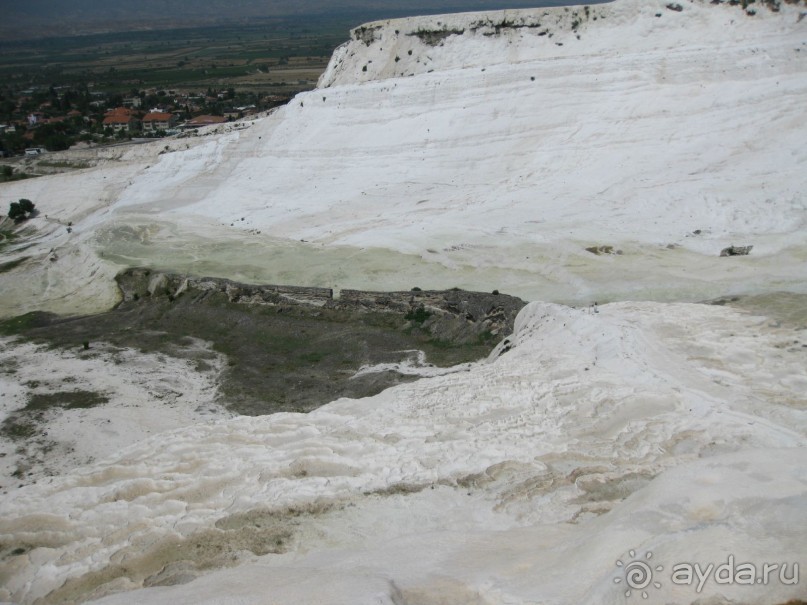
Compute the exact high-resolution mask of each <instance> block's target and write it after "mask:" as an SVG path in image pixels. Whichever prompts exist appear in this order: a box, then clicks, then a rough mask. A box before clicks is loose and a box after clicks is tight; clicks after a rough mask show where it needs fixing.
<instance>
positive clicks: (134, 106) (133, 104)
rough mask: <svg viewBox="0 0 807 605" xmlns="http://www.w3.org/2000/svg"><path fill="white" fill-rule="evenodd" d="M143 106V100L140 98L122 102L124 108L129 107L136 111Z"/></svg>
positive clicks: (127, 99) (130, 98)
mask: <svg viewBox="0 0 807 605" xmlns="http://www.w3.org/2000/svg"><path fill="white" fill-rule="evenodd" d="M142 104H143V99H141V98H140V97H128V98H126V99H124V100H123V106H124V107H131V108H132V109H138V108H139V107H140V106H141V105H142Z"/></svg>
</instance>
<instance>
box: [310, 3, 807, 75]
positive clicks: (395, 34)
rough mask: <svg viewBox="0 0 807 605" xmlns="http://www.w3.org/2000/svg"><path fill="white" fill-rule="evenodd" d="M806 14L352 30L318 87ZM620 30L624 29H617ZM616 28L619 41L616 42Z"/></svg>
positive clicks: (640, 16) (725, 12)
mask: <svg viewBox="0 0 807 605" xmlns="http://www.w3.org/2000/svg"><path fill="white" fill-rule="evenodd" d="M805 9H807V1H805V0H763V1H759V2H756V1H755V0H682V1H680V2H672V1H670V0H616V1H614V2H608V3H605V4H592V5H581V6H573V7H568V6H566V7H555V8H536V9H519V10H502V11H489V12H476V13H457V14H448V15H436V16H423V17H411V18H405V19H390V20H386V21H375V22H371V23H366V24H364V25H361V26H359V27H356V28H355V29H353V30H352V31H351V40H350V41H349V42H346V43H345V44H343V45H342V46H340V47H339V48H337V49H336V51H335V52H334V54H333V57H332V58H331V61H330V64H329V65H328V68H327V70H326V71H325V73H323V75H322V76H321V77H320V80H319V88H328V87H331V86H338V85H345V84H356V83H361V82H369V81H374V80H387V79H392V78H404V77H410V76H414V75H417V74H423V73H431V72H439V71H445V70H452V69H463V68H480V69H481V68H484V67H486V66H492V65H497V64H501V63H520V62H524V61H533V60H536V59H542V58H546V59H551V58H553V57H567V56H571V55H579V54H585V53H596V52H597V50H598V48H602V45H603V44H605V45H608V46H610V47H612V48H613V47H614V46H616V47H619V46H626V47H631V48H634V49H635V47H636V46H637V45H639V46H642V45H648V46H656V44H655V43H654V42H657V41H654V40H653V34H654V33H655V32H658V30H659V29H662V28H663V29H680V28H683V27H686V24H687V23H688V22H690V21H691V20H693V19H694V20H703V19H706V18H718V19H722V18H727V19H728V20H727V21H726V23H732V24H734V23H736V22H737V21H740V20H743V19H746V18H751V17H753V18H756V19H764V18H772V17H774V16H777V15H778V16H782V15H786V16H787V17H788V18H791V20H792V18H794V17H795V18H799V17H800V15H801V13H802V11H803V10H805ZM707 11H708V12H711V13H713V15H711V16H707V15H706V14H705V13H707ZM617 24H618V25H623V26H625V27H623V28H614V27H613V26H614V25H617ZM618 29H621V30H622V32H621V34H620V35H614V33H615V32H616V31H617V30H618ZM633 34H635V35H633ZM672 47H673V46H671V48H672Z"/></svg>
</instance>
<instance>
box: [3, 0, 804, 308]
mask: <svg viewBox="0 0 807 605" xmlns="http://www.w3.org/2000/svg"><path fill="white" fill-rule="evenodd" d="M667 4H671V3H669V2H665V1H664V0H642V1H639V0H619V1H617V2H614V3H611V4H607V5H597V6H592V7H591V8H590V9H589V10H588V11H586V9H585V8H582V7H581V8H559V9H536V10H534V11H518V12H499V13H490V14H488V13H483V14H466V15H457V16H447V17H428V18H422V19H410V20H401V21H389V22H383V23H380V24H369V25H367V26H363V28H359V30H357V33H356V34H355V35H356V36H357V39H355V40H353V41H352V42H350V43H349V44H348V45H346V46H345V47H343V48H341V49H340V50H339V51H338V52H337V53H336V55H335V57H334V60H333V61H332V63H331V66H330V67H329V69H328V72H327V73H326V74H325V75H324V76H323V81H322V85H323V87H324V88H322V89H320V90H317V91H313V92H310V93H306V94H303V95H300V96H299V97H297V98H296V99H295V100H294V101H293V102H292V103H291V104H290V105H288V106H287V107H284V108H282V109H281V110H279V111H277V112H275V113H274V114H273V115H271V116H269V117H267V118H265V119H262V120H258V121H256V122H254V123H247V124H245V125H244V126H245V128H243V129H241V130H233V131H231V132H228V133H221V134H214V135H211V136H208V137H201V138H197V139H185V140H177V141H173V142H169V143H168V146H169V149H168V150H167V152H166V150H164V149H163V144H162V143H160V144H159V145H158V146H150V147H143V148H142V149H140V150H138V152H137V153H136V154H135V153H133V154H132V155H131V156H129V157H128V159H123V160H120V161H118V162H110V163H108V164H107V165H106V166H105V167H103V168H99V169H95V170H90V171H86V172H83V173H81V174H80V175H75V176H73V177H69V178H65V177H47V178H44V179H37V180H35V181H25V182H19V183H14V184H9V185H5V186H4V187H3V190H2V191H3V193H4V194H5V195H6V197H9V198H11V199H13V198H15V197H29V198H31V199H34V200H35V202H36V203H37V204H38V206H39V207H41V208H43V211H44V212H46V213H49V212H48V208H54V209H55V210H57V211H54V212H52V213H49V214H50V215H51V218H52V217H53V215H54V214H57V215H58V217H59V219H60V220H61V221H63V223H64V224H66V222H67V221H68V220H72V221H73V223H74V229H73V233H72V234H67V233H66V232H65V230H64V228H62V227H60V228H58V229H55V230H53V231H50V232H49V231H48V230H47V223H44V222H43V221H44V219H38V220H36V221H34V222H33V224H34V225H35V226H37V227H38V228H40V229H41V231H40V235H39V237H38V239H36V243H35V245H34V246H33V247H29V248H27V249H25V250H24V251H20V252H19V254H18V256H28V257H30V260H29V261H28V262H27V264H26V265H23V266H21V267H20V268H19V269H17V270H16V271H11V272H7V273H3V274H0V285H2V287H3V293H2V297H3V302H4V303H5V304H4V305H3V312H4V313H6V314H10V313H14V312H19V311H21V310H28V309H30V308H32V307H41V308H52V309H57V310H70V311H75V310H79V309H80V308H84V309H87V308H89V307H92V306H95V307H96V308H98V307H103V306H108V304H109V302H110V301H111V300H112V298H113V296H114V292H113V291H112V290H111V286H110V284H109V276H110V275H111V274H112V273H114V271H115V270H116V269H118V268H120V267H121V266H123V265H131V264H150V265H154V266H159V267H165V268H172V269H180V270H188V271H192V272H194V273H197V274H215V275H224V276H228V277H235V278H238V279H242V280H257V281H264V282H285V283H303V284H310V285H320V286H331V287H336V288H337V289H338V288H344V287H364V288H376V289H388V288H410V287H413V286H416V285H417V286H420V287H436V288H444V287H451V286H460V287H465V288H476V289H482V290H489V289H493V288H498V289H500V290H503V291H508V292H512V293H514V294H518V295H521V296H523V297H527V298H531V299H544V300H559V301H580V302H582V301H590V300H595V299H596V300H603V299H612V300H613V299H620V298H634V299H656V300H698V299H703V298H706V297H709V296H714V295H719V294H724V293H727V292H735V293H736V292H754V291H760V290H764V289H766V288H768V287H776V288H781V289H791V290H800V291H803V290H804V289H805V284H807V279H805V277H807V271H805V266H807V265H806V264H805V262H804V261H805V259H807V249H805V233H807V231H805V229H804V227H805V216H807V213H806V212H805V198H804V190H805V177H804V174H805V156H806V155H807V151H805V146H804V144H803V142H804V141H805V140H807V132H806V130H807V126H805V121H804V119H803V114H804V111H803V107H804V102H805V98H807V60H805V57H807V54H806V53H807V46H806V45H807V36H806V35H805V27H807V20H802V19H801V12H802V11H804V10H805V7H804V5H803V3H797V4H795V3H782V4H781V7H780V9H779V11H778V12H773V11H772V10H771V9H770V8H769V7H768V4H757V5H755V6H756V7H755V8H754V10H755V11H756V13H755V15H753V16H750V15H749V14H747V11H744V10H743V9H742V8H741V7H740V6H739V5H737V6H729V5H727V4H717V5H715V4H711V3H707V2H693V1H687V2H683V3H681V4H680V6H681V9H682V10H680V11H677V10H672V9H669V8H667V6H666V5H667ZM538 23H540V27H539V26H538ZM575 24H576V25H575ZM396 31H397V32H398V33H397V34H396V33H395V32H396ZM460 31H462V33H461V34H460V33H459V32H460ZM429 32H431V33H429ZM434 32H437V34H435V33H434ZM439 32H443V33H444V34H446V35H445V36H443V34H440V33H439ZM452 32H457V33H452ZM544 32H546V33H545V35H541V34H542V33H544ZM410 34H412V35H410ZM550 35H551V37H550ZM435 36H436V37H435ZM368 42H369V44H368ZM559 44H562V46H559ZM409 51H412V54H411V55H409ZM396 58H398V59H399V61H397V62H396V61H395V59H396ZM371 61H372V62H371ZM365 66H366V67H367V71H366V72H365V71H364V67H365ZM402 74H403V75H402ZM158 152H159V155H158ZM732 244H736V245H753V246H754V249H753V252H752V255H751V256H749V257H745V258H729V259H725V258H719V257H718V255H719V253H720V251H721V250H722V249H723V248H725V247H727V246H730V245H732ZM592 246H613V251H614V252H616V251H621V252H622V254H621V255H617V254H614V255H602V256H596V255H594V254H592V253H590V252H586V251H585V248H587V247H592ZM51 249H55V251H56V252H57V254H58V257H59V259H58V261H54V262H49V261H47V260H46V259H47V258H48V254H49V253H50V250H51ZM22 275H26V276H28V278H27V279H21V276H22ZM94 301H97V302H94Z"/></svg>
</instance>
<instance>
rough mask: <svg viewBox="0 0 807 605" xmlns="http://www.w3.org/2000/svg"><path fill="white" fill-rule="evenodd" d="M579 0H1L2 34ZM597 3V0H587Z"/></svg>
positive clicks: (31, 35) (40, 35)
mask: <svg viewBox="0 0 807 605" xmlns="http://www.w3.org/2000/svg"><path fill="white" fill-rule="evenodd" d="M573 4H580V1H579V0H554V1H546V0H543V1H541V0H537V1H536V0H507V1H506V2H505V1H502V0H498V1H497V0H423V2H422V4H421V5H417V4H415V5H412V6H410V7H402V6H401V3H400V2H399V0H352V1H348V2H345V3H342V2H338V3H337V2H334V0H300V1H299V2H294V3H290V2H287V1H286V0H173V1H172V2H165V1H164V0H138V2H130V1H129V0H72V1H71V2H64V0H28V1H27V2H16V1H12V0H0V14H2V15H3V19H2V22H0V39H5V40H10V39H11V40H19V39H25V38H43V37H51V36H69V35H85V34H92V33H103V32H114V31H127V30H152V29H175V28H181V27H197V26H205V25H216V24H225V23H238V22H246V21H250V20H254V19H261V18H271V17H280V16H294V15H297V16H302V15H307V14H311V15H321V14H328V13H331V14H352V13H355V14H356V15H357V17H358V18H362V17H361V15H367V18H369V19H377V18H385V17H398V16H411V15H417V14H430V13H431V14H433V13H436V12H459V11H473V10H494V9H503V8H525V7H536V6H564V5H573ZM589 4H597V2H589Z"/></svg>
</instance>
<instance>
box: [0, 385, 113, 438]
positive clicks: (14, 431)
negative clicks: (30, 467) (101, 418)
mask: <svg viewBox="0 0 807 605" xmlns="http://www.w3.org/2000/svg"><path fill="white" fill-rule="evenodd" d="M108 401H109V397H107V396H106V395H104V394H103V393H96V392H94V391H59V392H56V393H34V394H33V395H31V397H30V398H29V399H28V403H27V404H26V406H25V407H24V408H22V409H21V410H16V411H14V412H12V413H11V414H9V415H8V416H7V417H6V418H5V419H4V420H3V423H2V424H0V435H2V436H4V437H6V438H8V439H12V440H15V441H19V440H27V439H32V438H33V437H36V436H38V435H39V434H40V433H41V429H40V424H41V423H42V422H43V421H44V419H45V412H48V411H50V410H54V409H64V410H76V409H89V408H93V407H96V406H99V405H103V404H105V403H107V402H108Z"/></svg>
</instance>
